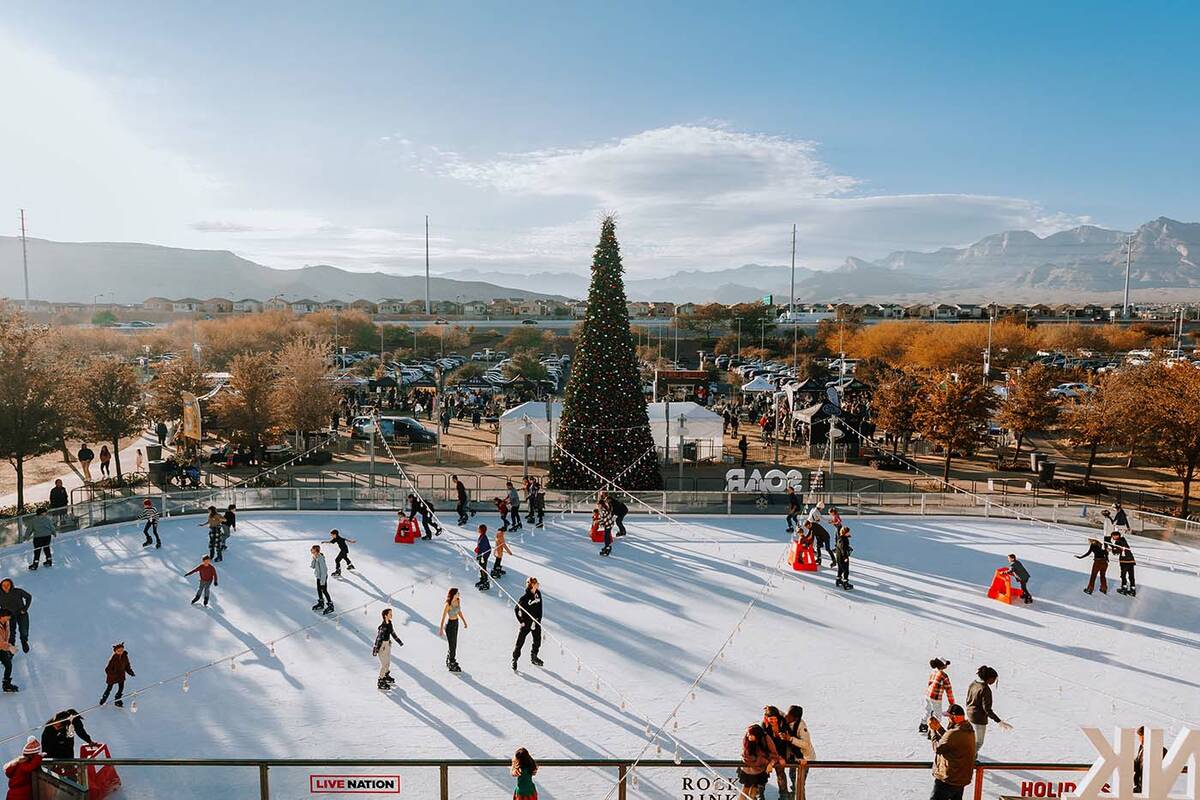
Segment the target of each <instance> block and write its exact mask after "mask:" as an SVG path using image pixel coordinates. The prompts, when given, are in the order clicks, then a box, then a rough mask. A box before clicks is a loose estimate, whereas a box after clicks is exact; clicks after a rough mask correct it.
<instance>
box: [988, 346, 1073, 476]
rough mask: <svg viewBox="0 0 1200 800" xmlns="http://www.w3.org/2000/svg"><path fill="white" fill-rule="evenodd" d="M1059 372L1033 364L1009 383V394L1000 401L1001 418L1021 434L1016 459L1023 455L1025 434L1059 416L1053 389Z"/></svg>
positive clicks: (1014, 457)
mask: <svg viewBox="0 0 1200 800" xmlns="http://www.w3.org/2000/svg"><path fill="white" fill-rule="evenodd" d="M1058 378H1059V376H1058V374H1057V373H1056V372H1054V371H1053V370H1052V369H1051V368H1050V367H1047V366H1046V365H1045V364H1033V365H1031V366H1030V367H1029V368H1028V369H1026V370H1025V371H1024V372H1022V373H1021V374H1020V375H1016V376H1014V377H1013V379H1012V380H1011V381H1010V383H1009V386H1008V396H1007V397H1005V398H1004V400H1003V401H1002V402H1001V403H1000V413H999V415H998V416H997V421H998V422H999V423H1000V425H1002V426H1003V427H1005V428H1008V429H1009V430H1010V431H1012V432H1013V434H1014V435H1015V436H1016V437H1017V449H1016V452H1014V453H1013V461H1014V462H1016V460H1017V459H1018V458H1020V457H1021V444H1022V443H1023V442H1024V441H1025V436H1026V435H1028V434H1030V433H1032V432H1034V431H1042V430H1045V429H1047V428H1049V427H1050V426H1051V425H1053V424H1054V422H1055V420H1057V419H1058V401H1057V400H1056V399H1055V398H1053V397H1051V396H1050V390H1051V389H1053V388H1054V387H1055V386H1057V385H1058Z"/></svg>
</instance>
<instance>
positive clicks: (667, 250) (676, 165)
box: [442, 125, 1082, 271]
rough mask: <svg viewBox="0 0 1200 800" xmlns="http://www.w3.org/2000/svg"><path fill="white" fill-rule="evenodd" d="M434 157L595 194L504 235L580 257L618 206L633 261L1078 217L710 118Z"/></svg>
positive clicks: (806, 257) (856, 249) (823, 257)
mask: <svg viewBox="0 0 1200 800" xmlns="http://www.w3.org/2000/svg"><path fill="white" fill-rule="evenodd" d="M442 169H443V171H444V173H445V174H447V175H449V176H451V177H453V178H455V179H457V180H459V181H463V182H465V183H468V184H470V185H473V186H480V187H487V188H489V189H493V190H495V191H497V192H499V193H501V194H502V195H505V196H507V197H510V198H512V199H513V201H515V202H520V201H521V200H529V199H532V198H537V197H575V198H581V199H582V200H584V201H585V202H586V203H587V204H588V205H590V207H591V208H592V211H591V212H589V213H588V214H587V215H586V216H585V217H581V218H579V219H577V220H574V221H571V222H568V223H565V224H562V225H557V226H551V227H538V226H531V227H530V228H528V229H527V230H526V231H524V232H521V233H517V234H515V235H513V236H512V237H511V240H510V241H509V242H508V245H509V247H508V248H505V249H510V248H511V249H515V250H518V251H520V250H522V249H525V250H526V251H527V252H528V255H529V256H531V257H536V258H538V259H539V260H543V261H544V260H575V261H578V259H579V257H580V254H584V256H585V257H586V254H587V253H588V252H590V246H591V244H592V242H593V241H594V238H595V234H596V219H595V218H596V216H597V215H598V213H600V212H602V211H604V210H610V209H615V210H617V211H618V212H619V214H620V219H621V223H622V231H623V232H622V237H621V238H622V242H623V244H624V245H625V248H626V249H625V253H626V262H627V264H628V265H630V266H631V267H632V268H633V269H634V270H635V271H639V270H653V271H662V270H664V269H667V268H676V267H685V266H687V267H727V266H735V265H737V264H741V263H746V262H751V261H759V262H763V261H765V262H770V263H780V262H782V261H784V260H786V258H787V257H788V254H789V250H790V235H791V233H790V232H791V224H792V223H793V222H795V223H797V225H798V226H799V233H800V236H799V245H800V251H801V259H802V260H803V261H804V263H806V264H809V265H814V266H831V265H833V264H836V263H840V262H841V261H842V259H844V258H845V256H847V255H859V256H868V257H872V256H878V255H882V254H884V253H886V252H888V251H890V250H893V249H902V248H935V247H940V246H943V245H950V244H964V243H967V242H970V241H973V240H975V239H978V238H980V237H982V236H985V235H987V234H990V233H995V232H997V231H1001V230H1007V229H1012V228H1026V229H1031V230H1034V231H1037V232H1048V231H1050V230H1059V229H1061V228H1063V227H1068V226H1069V225H1072V224H1078V223H1079V222H1081V221H1082V220H1081V219H1078V218H1072V217H1068V216H1066V215H1062V214H1047V213H1046V212H1045V211H1044V210H1043V209H1042V208H1041V207H1040V206H1039V205H1038V204H1036V203H1034V202H1031V201H1028V200H1023V199H1020V198H1009V197H991V196H981V195H969V194H924V195H872V194H870V193H869V192H868V191H867V190H866V186H865V184H864V182H863V181H862V180H860V179H857V178H854V177H851V176H847V175H842V174H839V173H838V172H837V171H836V170H834V169H832V168H831V167H829V166H828V165H827V164H825V163H824V162H823V161H821V159H820V158H819V155H818V148H817V146H816V145H815V144H814V143H813V142H809V141H804V140H797V139H789V138H787V137H782V136H767V135H763V134H754V133H741V132H737V131H732V130H729V129H727V128H724V127H717V126H699V125H677V126H673V127H668V128H660V129H655V130H649V131H644V132H642V133H638V134H635V135H632V136H628V137H625V138H623V139H619V140H616V141H611V142H604V143H600V144H596V145H592V146H589V147H581V148H574V149H569V150H548V151H536V152H530V153H524V154H518V155H507V156H503V157H500V158H497V159H494V160H491V161H483V162H470V161H466V160H464V159H462V158H461V157H457V156H456V157H454V158H447V159H444V161H443V165H442Z"/></svg>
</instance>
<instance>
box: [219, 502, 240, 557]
mask: <svg viewBox="0 0 1200 800" xmlns="http://www.w3.org/2000/svg"><path fill="white" fill-rule="evenodd" d="M234 533H237V506H235V505H234V504H233V503H230V504H229V505H228V507H226V509H225V516H224V518H223V519H222V520H221V549H222V550H224V549H225V543H226V542H228V541H229V537H230V535H231V534H234Z"/></svg>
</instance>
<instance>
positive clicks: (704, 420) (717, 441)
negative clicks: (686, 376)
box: [649, 402, 724, 461]
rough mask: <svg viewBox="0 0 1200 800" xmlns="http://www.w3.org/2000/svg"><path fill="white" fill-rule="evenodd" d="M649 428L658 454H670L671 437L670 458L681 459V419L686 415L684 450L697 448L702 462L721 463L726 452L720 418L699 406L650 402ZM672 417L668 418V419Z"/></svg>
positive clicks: (718, 415)
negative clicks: (693, 445) (688, 446)
mask: <svg viewBox="0 0 1200 800" xmlns="http://www.w3.org/2000/svg"><path fill="white" fill-rule="evenodd" d="M649 412H650V429H651V431H652V432H653V433H654V443H655V444H656V445H658V452H659V454H660V455H661V454H663V453H665V452H666V451H667V446H668V443H667V437H668V435H669V436H670V440H671V441H670V453H671V459H672V460H675V459H677V458H678V457H679V434H680V430H679V417H680V416H681V415H682V416H683V441H684V445H685V447H686V446H687V445H690V444H693V443H694V444H695V445H696V458H697V459H699V460H701V461H707V460H713V461H720V460H721V455H722V453H723V451H724V438H723V431H724V421H723V420H722V419H721V415H720V414H717V413H715V412H713V411H709V410H708V409H707V408H705V407H704V406H701V405H697V404H696V403H691V402H687V403H651V404H650V407H649ZM668 415H669V418H668Z"/></svg>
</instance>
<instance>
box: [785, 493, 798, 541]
mask: <svg viewBox="0 0 1200 800" xmlns="http://www.w3.org/2000/svg"><path fill="white" fill-rule="evenodd" d="M787 501H788V513H787V532H788V533H791V532H792V531H794V530H796V526H797V525H799V524H800V498H799V497H797V496H796V487H794V486H791V485H789V486H788V487H787Z"/></svg>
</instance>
